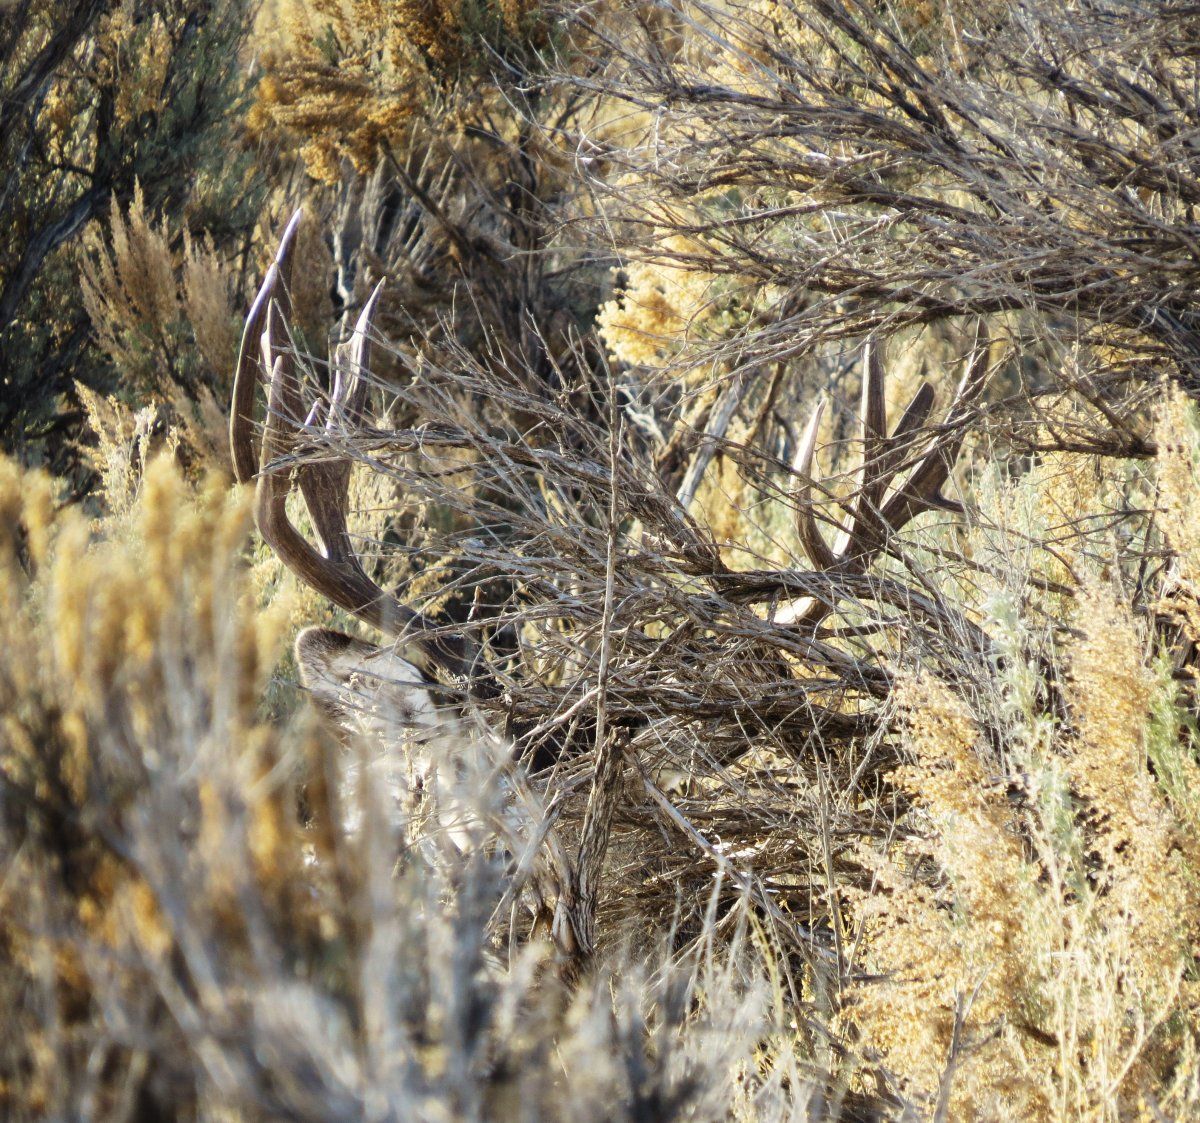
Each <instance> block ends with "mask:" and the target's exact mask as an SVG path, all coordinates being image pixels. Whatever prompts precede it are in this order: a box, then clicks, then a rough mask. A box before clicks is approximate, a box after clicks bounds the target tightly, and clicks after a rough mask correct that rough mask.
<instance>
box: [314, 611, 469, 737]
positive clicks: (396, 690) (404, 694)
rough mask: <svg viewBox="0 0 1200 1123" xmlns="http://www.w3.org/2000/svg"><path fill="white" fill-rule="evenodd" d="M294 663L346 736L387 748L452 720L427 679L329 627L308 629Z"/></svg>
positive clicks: (383, 650)
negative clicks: (410, 734) (400, 737)
mask: <svg viewBox="0 0 1200 1123" xmlns="http://www.w3.org/2000/svg"><path fill="white" fill-rule="evenodd" d="M296 663H297V665H298V666H299V668H300V681H301V682H302V683H303V684H304V686H305V687H306V688H307V689H308V692H309V694H310V695H311V696H312V700H313V702H314V703H315V705H316V706H317V708H318V709H319V710H320V711H321V713H322V714H323V715H324V716H325V717H326V718H327V719H328V720H329V721H331V722H332V723H333V724H334V725H335V726H337V727H339V728H340V729H342V730H344V731H345V732H347V733H351V734H359V735H363V736H365V737H368V738H371V739H372V740H378V741H380V742H382V743H384V744H387V743H388V742H391V741H394V740H395V739H396V737H397V735H398V734H401V733H403V732H404V731H431V730H433V729H435V728H437V727H438V726H443V725H445V724H446V722H447V721H448V720H449V717H448V715H446V714H443V713H441V712H439V709H438V707H437V705H436V703H435V702H434V700H433V697H432V695H431V694H430V684H429V681H428V680H427V679H426V678H425V677H424V676H423V675H422V674H421V672H420V671H419V670H418V669H417V668H416V667H414V666H413V665H412V663H410V662H408V661H407V660H406V659H402V658H401V657H400V656H399V655H397V654H396V653H395V652H394V651H392V650H390V649H388V648H386V647H379V646H377V645H375V644H373V643H366V642H365V641H363V640H360V639H355V638H354V637H353V636H348V635H346V634H345V633H344V632H336V631H333V630H332V629H331V628H305V629H304V631H302V632H301V633H300V635H299V637H298V638H297V639H296Z"/></svg>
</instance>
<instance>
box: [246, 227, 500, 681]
mask: <svg viewBox="0 0 1200 1123" xmlns="http://www.w3.org/2000/svg"><path fill="white" fill-rule="evenodd" d="M300 218H301V212H300V211H297V212H296V213H295V214H294V215H293V216H292V219H291V221H290V222H289V223H288V225H287V228H286V230H285V231H284V234H283V238H282V239H281V241H280V244H279V252H278V253H277V254H276V257H275V261H274V262H273V263H272V265H271V267H270V269H268V270H267V275H266V277H265V278H264V279H263V283H262V287H261V288H260V289H259V292H258V296H257V297H256V298H255V300H254V303H253V304H252V305H251V308H250V312H249V314H248V315H247V317H246V326H245V329H244V331H243V333H242V343H241V348H240V350H239V352H238V361H237V367H236V370H235V374H234V384H233V400H232V411H231V417H230V422H229V445H230V453H231V455H232V459H233V469H234V475H235V476H236V477H237V479H238V480H239V481H240V482H242V483H248V482H250V481H251V480H256V484H255V504H254V514H255V521H256V522H257V524H258V529H259V533H261V534H262V536H263V539H264V541H265V542H266V543H267V544H268V545H269V546H270V547H271V548H272V549H273V550H274V551H275V553H276V554H278V555H279V558H280V560H281V561H282V562H283V563H284V564H285V565H286V566H287V567H288V568H289V569H290V570H292V572H293V573H295V574H296V576H297V577H299V578H300V580H301V581H303V582H304V583H305V584H306V585H309V586H310V587H311V588H313V589H315V590H316V591H317V592H318V593H320V594H321V595H322V596H325V597H327V598H328V599H329V600H331V601H333V603H334V604H336V605H337V606H338V607H339V608H342V609H344V610H345V611H346V612H349V613H350V614H351V615H353V616H357V617H358V618H359V619H360V620H363V621H365V622H366V623H368V624H370V625H371V626H373V627H375V628H378V629H379V630H380V631H382V632H384V633H385V634H388V635H392V636H395V637H397V638H398V639H400V640H401V642H403V643H404V644H406V645H409V646H411V647H412V648H415V649H416V651H417V652H418V653H419V654H420V656H422V657H423V662H425V663H426V664H427V665H429V666H430V667H431V668H432V669H436V670H439V671H441V672H442V673H443V674H444V675H448V676H450V677H451V678H453V679H455V680H459V681H465V682H466V684H467V688H468V689H469V690H471V691H472V692H473V693H486V687H485V686H484V684H483V682H482V680H479V679H477V678H476V676H475V674H474V672H475V669H476V663H477V655H478V651H477V646H476V645H475V643H474V642H473V641H472V640H471V639H470V638H469V637H468V636H465V635H463V634H462V633H458V632H451V631H448V630H447V629H446V628H444V627H443V626H441V625H440V624H438V623H437V621H435V620H433V619H431V618H430V617H428V616H426V615H424V614H423V613H421V612H418V611H416V610H415V609H413V608H410V607H409V606H408V605H406V604H403V603H402V602H401V601H399V600H397V599H396V597H394V596H393V595H392V594H391V593H388V592H386V591H385V590H383V589H381V588H380V587H379V585H378V584H376V583H375V581H373V580H372V579H371V577H369V576H368V574H367V572H366V571H365V570H364V569H363V567H362V564H361V563H360V561H359V559H358V556H357V554H356V553H355V551H354V548H353V544H352V542H351V538H350V533H349V530H348V529H347V525H346V510H347V506H348V502H349V486H350V468H351V458H350V457H349V456H346V455H338V456H335V457H332V458H327V459H322V460H319V461H307V460H300V461H299V462H297V463H295V464H294V465H293V466H291V467H289V466H288V463H287V461H288V458H289V457H294V456H295V454H296V453H297V452H298V451H300V450H301V444H302V443H303V442H302V440H301V438H302V437H304V436H305V435H306V434H316V435H324V436H325V438H326V439H327V440H328V441H330V442H332V440H333V438H334V437H335V436H336V435H337V434H339V433H340V432H342V431H343V430H344V429H346V428H353V427H354V426H356V425H360V424H361V423H362V421H363V411H364V408H365V405H366V398H367V373H368V368H369V364H370V357H371V332H372V326H373V320H374V316H375V312H376V310H377V308H378V306H379V295H380V291H381V289H382V287H383V282H382V281H381V282H380V283H379V285H377V286H376V287H375V291H374V292H373V293H372V294H371V297H370V299H369V300H368V301H367V302H366V304H365V305H364V306H363V309H362V312H361V314H360V315H359V317H358V322H357V323H356V324H355V327H354V331H353V333H352V334H351V336H350V339H349V340H347V341H346V342H345V343H343V344H341V345H340V346H339V347H338V348H337V349H336V350H335V352H334V355H333V362H332V367H333V370H332V375H333V377H332V388H331V390H330V393H329V399H328V403H327V404H326V403H325V402H322V401H320V400H318V401H316V402H315V403H314V404H313V406H312V407H311V409H310V410H309V411H308V413H307V415H305V411H304V408H303V394H302V393H301V388H300V382H299V379H298V377H297V374H296V362H295V353H294V349H293V348H292V347H291V346H290V343H288V342H287V341H286V340H285V339H283V338H282V337H281V326H282V325H286V324H287V323H288V320H289V318H290V315H291V300H290V296H289V282H290V278H291V269H292V254H293V250H294V247H295V241H296V232H297V229H298V227H299V224H300ZM260 378H265V379H266V381H267V387H268V389H267V413H266V417H265V419H264V422H263V427H262V442H261V447H260V448H259V449H258V451H257V453H256V450H255V447H254V431H255V423H254V403H255V398H256V397H257V386H258V382H259V379H260ZM294 484H298V485H299V488H300V491H301V494H302V495H303V496H304V502H305V505H306V506H307V507H308V512H309V515H310V516H311V518H312V522H313V527H314V528H315V530H316V533H317V537H318V538H319V539H320V543H321V549H320V550H318V549H317V548H316V547H315V546H313V545H312V543H310V542H309V541H308V540H307V539H306V538H305V537H304V536H303V535H302V534H300V532H299V531H298V530H296V528H295V526H294V525H293V524H292V522H291V520H290V519H289V517H288V514H287V497H288V494H289V492H290V491H291V489H292V486H293V485H294Z"/></svg>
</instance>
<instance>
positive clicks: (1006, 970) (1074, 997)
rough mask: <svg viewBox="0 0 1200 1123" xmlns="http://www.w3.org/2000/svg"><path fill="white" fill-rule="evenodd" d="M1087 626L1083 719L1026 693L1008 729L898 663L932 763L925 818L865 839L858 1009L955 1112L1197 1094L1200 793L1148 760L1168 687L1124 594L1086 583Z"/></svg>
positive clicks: (1102, 1109)
mask: <svg viewBox="0 0 1200 1123" xmlns="http://www.w3.org/2000/svg"><path fill="white" fill-rule="evenodd" d="M1075 624H1076V627H1077V629H1078V636H1079V638H1078V639H1077V640H1076V641H1075V643H1074V646H1073V647H1072V648H1071V649H1070V651H1069V656H1068V670H1069V674H1068V675H1067V676H1065V677H1066V679H1067V682H1066V690H1065V694H1066V699H1065V701H1066V705H1067V708H1068V710H1069V713H1070V720H1069V721H1066V722H1064V721H1060V722H1059V723H1058V724H1057V725H1054V724H1053V723H1049V722H1048V721H1047V719H1046V718H1045V715H1041V714H1038V713H1036V712H1035V711H1034V710H1033V709H1029V707H1031V706H1032V705H1033V704H1034V701H1033V698H1032V696H1028V695H1025V696H1023V700H1022V705H1023V706H1024V707H1025V708H1026V709H1028V710H1029V712H1027V713H1024V714H1021V715H1017V716H1016V718H1015V719H1014V720H1013V724H1012V725H1011V726H1002V727H1000V728H997V729H995V730H993V733H992V736H993V738H996V737H1000V736H1007V738H1008V739H1007V741H1006V742H1005V743H1003V744H1000V745H996V744H995V743H993V745H992V746H990V747H988V746H985V745H984V743H983V742H982V740H981V738H980V735H979V730H978V728H977V725H976V719H975V718H974V716H973V714H972V710H971V709H970V708H969V707H968V706H967V705H966V703H965V702H964V701H963V700H962V699H961V698H958V697H956V696H955V695H954V694H953V693H952V692H951V691H950V690H949V688H948V687H947V686H946V685H945V684H942V683H939V682H937V681H936V680H933V679H931V678H929V677H928V676H923V677H918V678H913V677H911V676H907V677H906V676H905V675H901V677H900V683H899V688H898V698H897V701H898V704H899V707H900V711H901V714H902V717H903V725H902V728H903V730H904V733H905V739H906V744H907V748H908V750H909V751H910V753H911V754H912V757H913V762H912V763H911V764H909V765H906V766H904V767H902V768H900V769H898V770H897V771H896V772H895V773H894V774H893V776H892V780H893V783H894V784H895V785H896V786H897V787H898V788H899V789H900V790H901V791H903V792H904V794H905V795H906V796H907V797H908V798H909V799H910V800H911V804H912V808H911V812H910V815H909V818H908V829H909V831H910V832H911V834H910V837H909V838H908V839H907V840H906V841H905V842H904V843H903V844H902V845H897V846H895V847H893V848H891V850H890V851H888V852H883V853H879V852H869V853H866V854H864V855H862V860H863V865H864V866H865V868H867V869H871V870H874V871H875V888H874V890H873V891H872V892H870V893H858V894H852V895H851V896H850V901H851V906H852V909H853V912H854V915H855V918H856V920H857V921H858V924H859V925H860V928H861V932H862V937H861V939H862V960H861V962H860V963H859V964H858V965H857V966H858V967H860V968H861V969H863V970H864V971H865V972H866V973H868V974H870V975H875V976H882V981H877V982H870V983H865V984H860V985H859V986H857V987H855V988H853V989H852V991H851V993H850V996H849V997H850V1002H849V1004H848V1005H847V1009H846V1013H845V1017H846V1019H847V1024H849V1025H853V1026H854V1027H855V1032H856V1033H858V1034H859V1035H860V1036H861V1042H862V1045H861V1048H862V1050H863V1052H864V1054H865V1055H867V1056H871V1055H875V1056H877V1057H878V1058H879V1059H881V1060H882V1061H883V1063H884V1064H885V1065H886V1066H887V1067H888V1068H890V1069H891V1070H892V1071H893V1072H894V1073H895V1074H896V1075H897V1076H898V1077H900V1078H901V1080H902V1081H903V1082H904V1086H905V1088H906V1091H907V1092H908V1093H909V1094H910V1095H911V1096H913V1097H914V1098H915V1099H917V1100H924V1101H925V1102H927V1103H930V1104H932V1103H933V1102H934V1101H935V1100H936V1099H937V1098H938V1097H939V1096H940V1095H943V1094H945V1095H948V1096H949V1099H948V1101H947V1102H948V1103H949V1104H950V1105H951V1107H952V1111H951V1115H952V1117H954V1118H978V1119H1026V1118H1048V1119H1058V1120H1063V1121H1066V1120H1077V1119H1085V1120H1117V1119H1124V1118H1134V1117H1142V1116H1145V1117H1150V1116H1149V1115H1146V1112H1147V1111H1148V1108H1147V1103H1148V1102H1149V1101H1147V1100H1145V1099H1144V1092H1145V1091H1146V1090H1147V1089H1156V1090H1157V1091H1156V1092H1155V1095H1156V1096H1157V1097H1158V1098H1157V1100H1156V1101H1155V1102H1156V1104H1157V1106H1158V1107H1159V1109H1160V1110H1166V1108H1167V1106H1169V1107H1170V1109H1171V1112H1172V1114H1170V1115H1168V1117H1184V1116H1186V1115H1188V1114H1189V1113H1190V1112H1194V1111H1195V1110H1196V1109H1197V1108H1200V1103H1198V1101H1197V1092H1198V1089H1197V1087H1196V1086H1195V1083H1194V1081H1191V1080H1190V1079H1189V1078H1188V1076H1187V1073H1186V1072H1185V1071H1184V1070H1183V1069H1182V1068H1181V1067H1180V1064H1181V1060H1182V1058H1184V1057H1189V1056H1193V1057H1194V1056H1195V1053H1196V1048H1197V1025H1198V1019H1197V1015H1198V1013H1200V1008H1198V1006H1197V997H1198V996H1197V992H1196V987H1195V985H1194V984H1193V983H1191V982H1189V978H1190V977H1191V975H1192V974H1194V970H1195V949H1196V947H1197V945H1198V942H1200V883H1198V881H1197V862H1196V856H1195V855H1196V846H1195V844H1194V842H1193V840H1192V836H1191V833H1190V830H1189V828H1188V825H1187V824H1188V823H1189V822H1190V821H1191V817H1190V813H1189V812H1188V810H1187V808H1188V807H1189V806H1192V805H1193V804H1194V803H1195V793H1193V792H1192V791H1191V790H1190V789H1189V788H1188V787H1187V785H1186V784H1185V785H1183V787H1182V788H1181V790H1180V791H1178V792H1177V793H1175V794H1173V795H1172V796H1171V798H1168V796H1167V794H1166V793H1164V791H1163V789H1162V787H1161V786H1160V783H1159V780H1158V778H1157V777H1156V775H1155V773H1154V772H1153V771H1152V770H1151V767H1150V764H1149V759H1148V751H1149V744H1148V739H1149V737H1150V735H1151V731H1152V721H1151V714H1153V713H1155V712H1157V711H1160V710H1161V709H1162V705H1161V702H1160V700H1159V697H1160V695H1161V692H1162V691H1163V690H1164V689H1166V688H1169V687H1170V684H1169V682H1168V683H1167V684H1166V686H1165V687H1164V684H1163V682H1162V681H1161V680H1160V679H1159V678H1158V677H1157V676H1156V675H1155V674H1154V673H1153V672H1152V670H1151V667H1150V663H1149V655H1148V651H1147V645H1146V642H1145V640H1144V638H1143V636H1142V635H1141V633H1140V631H1139V628H1138V626H1137V624H1136V622H1135V620H1134V619H1133V617H1132V615H1131V613H1130V611H1129V610H1128V608H1127V607H1125V606H1124V605H1122V604H1121V603H1120V602H1119V600H1118V599H1117V598H1116V597H1115V595H1114V594H1113V592H1112V591H1111V590H1109V589H1107V588H1102V587H1100V586H1096V585H1093V586H1090V587H1089V588H1087V589H1086V590H1085V593H1084V595H1083V596H1082V597H1081V598H1080V601H1079V605H1078V608H1077V611H1076V614H1075ZM1022 723H1025V724H1028V725H1029V728H1030V729H1034V728H1037V729H1040V730H1041V731H1042V732H1041V734H1040V735H1038V736H1031V735H1029V730H1026V729H1024V728H1023V727H1022ZM1168 735H1169V736H1170V737H1172V738H1177V737H1178V736H1181V735H1183V734H1182V731H1181V730H1180V729H1179V728H1178V727H1175V726H1171V727H1170V729H1168V730H1167V733H1161V732H1159V733H1155V736H1156V737H1159V738H1160V739H1161V738H1162V737H1164V736H1168ZM997 752H998V753H999V755H997ZM956 1016H957V1019H958V1029H957V1035H956V1033H955V1024H956ZM952 1046H953V1048H952ZM952 1052H954V1053H955V1056H954V1062H953V1065H950V1061H949V1058H950V1057H951V1053H952ZM947 1072H950V1077H947ZM947 1079H950V1084H949V1085H946V1084H945V1081H946V1080H947ZM947 1089H948V1091H947ZM1158 1117H1161V1116H1158Z"/></svg>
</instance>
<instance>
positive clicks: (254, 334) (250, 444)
mask: <svg viewBox="0 0 1200 1123" xmlns="http://www.w3.org/2000/svg"><path fill="white" fill-rule="evenodd" d="M301 213H302V212H301V211H299V210H297V211H296V213H295V214H293V215H292V217H291V220H290V221H289V222H288V224H287V227H286V229H285V230H284V232H283V237H282V238H281V239H280V242H279V250H278V251H277V253H276V254H275V260H274V261H273V262H272V263H271V266H270V268H269V269H268V270H267V275H266V276H265V277H264V278H263V283H262V285H261V286H259V290H258V294H257V295H256V296H255V298H254V303H253V304H251V306H250V312H249V314H248V315H247V316H246V324H245V327H244V328H243V330H242V342H241V345H240V346H239V347H238V357H237V366H236V367H235V368H234V374H233V395H232V402H231V406H230V413H229V452H230V457H231V459H232V460H233V474H234V478H235V479H237V481H238V483H249V482H250V480H251V479H253V478H254V473H255V471H256V470H257V468H258V457H257V456H255V454H254V440H253V435H252V429H253V425H254V396H255V395H254V390H255V386H256V385H257V382H258V379H257V374H258V371H257V369H256V366H257V364H256V363H255V354H254V351H255V345H256V344H257V343H258V342H259V339H260V336H261V335H262V332H263V328H264V325H265V324H266V323H267V320H268V317H269V313H270V309H271V305H272V302H273V301H274V299H275V291H276V288H277V287H280V288H281V297H280V300H281V302H284V303H286V304H287V306H288V307H289V308H290V297H289V295H288V289H289V283H290V281H291V265H292V247H293V246H294V244H295V241H296V231H297V230H298V229H299V226H300V218H301ZM280 281H282V282H283V283H282V285H280ZM273 361H274V360H273V357H272V356H271V355H269V354H268V355H267V356H266V361H265V363H263V365H262V369H263V370H264V372H268V373H269V372H270V371H271V369H272V365H273Z"/></svg>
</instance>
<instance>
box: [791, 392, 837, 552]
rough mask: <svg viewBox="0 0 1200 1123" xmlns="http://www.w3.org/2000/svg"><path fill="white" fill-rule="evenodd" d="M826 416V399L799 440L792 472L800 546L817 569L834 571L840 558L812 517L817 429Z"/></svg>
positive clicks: (809, 421)
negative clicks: (813, 471) (823, 536)
mask: <svg viewBox="0 0 1200 1123" xmlns="http://www.w3.org/2000/svg"><path fill="white" fill-rule="evenodd" d="M824 413H825V399H824V397H822V398H821V399H820V400H819V401H818V402H817V406H816V408H815V409H814V410H813V412H812V416H811V417H810V418H809V419H808V425H807V426H806V427H805V430H804V435H803V436H802V437H801V438H800V447H799V448H798V449H797V450H796V459H795V462H794V465H793V470H794V471H795V473H796V483H795V486H794V487H793V489H792V498H793V499H794V500H795V503H796V534H797V536H798V537H799V539H800V545H801V546H802V547H803V548H804V552H805V553H806V554H807V555H808V560H809V561H810V562H812V564H813V565H814V566H815V567H816V568H817V569H831V568H832V567H833V566H834V565H835V564H836V563H837V557H836V555H835V554H834V552H833V550H831V549H830V548H829V544H828V543H827V542H826V541H825V539H824V538H822V537H821V531H820V528H819V527H818V526H817V519H816V516H815V515H814V514H813V501H812V468H813V457H814V455H815V453H816V451H817V429H818V428H819V427H820V425H821V417H822V416H823V415H824Z"/></svg>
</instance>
